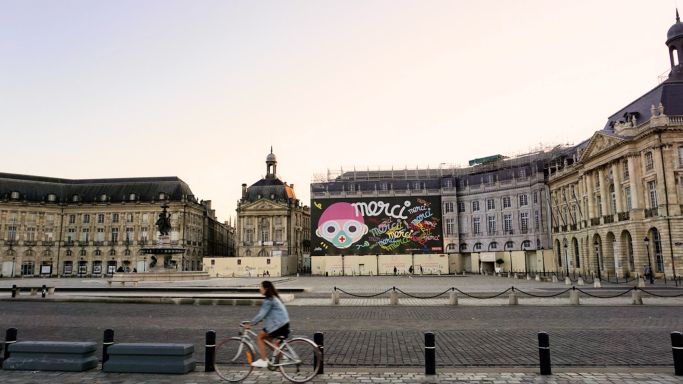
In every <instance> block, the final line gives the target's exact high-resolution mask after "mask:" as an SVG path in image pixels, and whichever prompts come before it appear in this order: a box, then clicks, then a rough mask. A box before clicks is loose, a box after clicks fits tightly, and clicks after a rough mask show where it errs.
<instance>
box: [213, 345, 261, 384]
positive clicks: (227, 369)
mask: <svg viewBox="0 0 683 384" xmlns="http://www.w3.org/2000/svg"><path fill="white" fill-rule="evenodd" d="M253 360H254V348H253V347H252V346H251V345H250V344H249V343H245V342H243V341H242V339H240V338H239V337H231V338H229V339H225V340H223V341H222V342H221V343H220V344H218V345H217V346H216V357H215V359H214V367H215V368H216V373H217V374H218V376H220V377H221V378H222V379H223V380H227V381H230V382H233V383H236V382H240V381H242V380H244V379H245V378H246V377H247V376H249V374H250V373H251V370H252V369H254V368H253V367H252V366H251V362H252V361H253Z"/></svg>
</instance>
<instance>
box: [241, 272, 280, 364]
mask: <svg viewBox="0 0 683 384" xmlns="http://www.w3.org/2000/svg"><path fill="white" fill-rule="evenodd" d="M259 292H260V293H261V294H262V295H263V296H265V299H263V303H262V304H261V309H260V310H259V311H258V313H257V314H256V316H254V318H253V319H252V320H251V323H250V324H246V325H245V326H244V327H245V328H246V329H249V328H251V327H252V326H254V325H256V324H258V323H259V322H261V321H263V322H264V323H263V330H262V331H261V332H259V334H258V336H257V337H256V346H257V347H258V351H259V354H260V355H261V358H260V359H258V360H256V361H254V362H253V363H251V366H252V367H256V368H266V367H268V354H267V351H266V342H265V340H268V341H272V340H273V339H276V338H278V337H281V336H282V337H285V338H286V337H288V336H289V314H288V313H287V308H286V307H285V305H284V304H283V303H282V300H281V299H280V295H279V294H278V293H277V289H275V286H274V285H273V283H272V282H270V281H268V280H264V281H262V282H261V286H260V287H259ZM275 343H276V344H279V343H278V342H277V341H275Z"/></svg>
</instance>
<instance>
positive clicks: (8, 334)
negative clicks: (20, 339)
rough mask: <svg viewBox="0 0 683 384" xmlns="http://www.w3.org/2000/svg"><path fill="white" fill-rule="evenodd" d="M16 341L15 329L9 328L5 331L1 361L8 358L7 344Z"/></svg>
mask: <svg viewBox="0 0 683 384" xmlns="http://www.w3.org/2000/svg"><path fill="white" fill-rule="evenodd" d="M16 342H17V329H16V328H9V329H8V330H7V331H5V354H4V356H3V359H2V361H5V360H7V359H8V358H9V346H10V345H12V344H14V343H16Z"/></svg>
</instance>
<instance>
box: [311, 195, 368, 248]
mask: <svg viewBox="0 0 683 384" xmlns="http://www.w3.org/2000/svg"><path fill="white" fill-rule="evenodd" d="M366 233H368V226H367V225H365V220H364V219H363V216H362V215H359V214H358V213H357V212H356V208H354V207H353V205H351V204H349V203H334V204H332V205H330V206H329V207H327V209H326V210H325V211H324V212H323V214H322V215H321V216H320V220H318V229H316V230H315V234H316V235H318V237H321V238H323V239H325V240H327V241H329V242H330V243H332V245H334V246H335V247H337V248H339V249H346V248H348V247H350V246H351V245H353V243H355V242H357V241H358V240H360V239H361V237H363V236H364V235H365V234H366Z"/></svg>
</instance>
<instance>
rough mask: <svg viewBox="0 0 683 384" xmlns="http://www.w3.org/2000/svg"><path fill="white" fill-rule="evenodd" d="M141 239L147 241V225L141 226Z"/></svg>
mask: <svg viewBox="0 0 683 384" xmlns="http://www.w3.org/2000/svg"><path fill="white" fill-rule="evenodd" d="M140 240H142V241H147V227H142V228H140Z"/></svg>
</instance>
